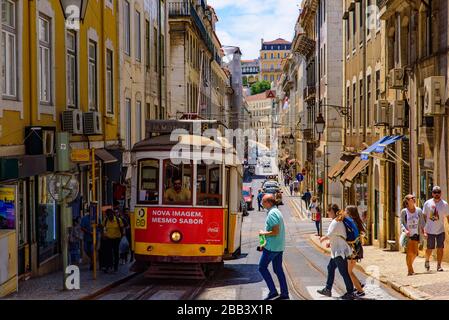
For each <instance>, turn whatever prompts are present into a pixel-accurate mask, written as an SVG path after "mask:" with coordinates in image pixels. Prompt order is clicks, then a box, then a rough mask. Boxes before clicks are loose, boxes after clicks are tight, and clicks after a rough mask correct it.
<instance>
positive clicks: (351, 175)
mask: <svg viewBox="0 0 449 320" xmlns="http://www.w3.org/2000/svg"><path fill="white" fill-rule="evenodd" d="M368 165H369V161H368V160H360V161H359V163H358V164H357V165H356V166H355V168H354V169H353V170H352V171H350V172H349V173H348V175H347V176H346V177H345V182H346V181H349V182H352V181H353V180H354V178H355V177H356V176H357V175H358V174H359V173H360V172H362V171H363V170H364V169H365V168H366V167H367V166H368Z"/></svg>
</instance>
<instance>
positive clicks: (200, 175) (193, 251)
mask: <svg viewBox="0 0 449 320" xmlns="http://www.w3.org/2000/svg"><path fill="white" fill-rule="evenodd" d="M153 122H154V123H156V125H157V126H156V127H157V128H159V129H161V128H163V129H162V130H158V131H159V133H161V131H163V132H162V133H166V134H162V135H159V136H156V137H149V138H148V139H145V140H143V141H141V142H139V143H137V144H136V145H134V147H133V150H132V153H131V157H132V164H133V166H132V182H131V193H132V194H131V209H132V210H133V212H134V214H133V218H132V221H133V222H132V247H133V250H134V251H135V257H136V264H135V268H134V270H146V272H145V275H146V276H148V277H160V278H165V277H170V278H173V277H180V278H204V277H205V275H206V274H207V272H208V271H209V270H210V269H214V268H215V267H217V266H220V265H222V263H223V260H224V259H225V258H226V257H230V256H233V255H237V254H239V253H240V247H241V227H242V213H241V212H240V201H241V190H242V176H243V172H242V165H241V164H238V163H236V162H235V158H236V157H235V156H236V152H235V149H234V148H233V147H232V146H231V145H230V144H229V143H227V141H225V139H217V140H216V141H214V140H212V139H210V138H207V137H203V136H201V135H194V134H191V133H192V130H191V126H192V124H193V123H194V122H195V121H159V122H158V121H153ZM154 123H153V124H154ZM161 125H162V127H161ZM147 126H148V124H147ZM150 127H151V126H150ZM179 127H184V128H188V129H189V130H188V132H187V134H177V135H170V134H169V132H171V131H172V129H175V128H179ZM147 128H148V127H147ZM151 130H152V131H153V133H154V130H156V129H155V126H154V125H153V126H152V129H151ZM164 131H165V132H164ZM231 158H232V159H233V160H232V161H227V160H226V159H228V160H229V159H231Z"/></svg>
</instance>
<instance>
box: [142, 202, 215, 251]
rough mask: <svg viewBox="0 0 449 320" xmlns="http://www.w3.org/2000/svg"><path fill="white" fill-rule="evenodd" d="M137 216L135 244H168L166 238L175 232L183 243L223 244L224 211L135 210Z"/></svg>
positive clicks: (187, 209) (188, 209) (209, 209)
mask: <svg viewBox="0 0 449 320" xmlns="http://www.w3.org/2000/svg"><path fill="white" fill-rule="evenodd" d="M136 217H137V219H136V221H135V224H136V225H135V232H136V233H135V236H136V241H141V242H149V243H171V240H170V237H169V235H170V234H171V233H172V232H174V231H178V232H181V234H182V236H183V240H182V243H185V244H187V243H190V244H201V243H208V244H222V243H223V209H215V208H214V209H213V208H167V207H163V208H136Z"/></svg>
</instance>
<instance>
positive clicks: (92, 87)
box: [88, 40, 98, 111]
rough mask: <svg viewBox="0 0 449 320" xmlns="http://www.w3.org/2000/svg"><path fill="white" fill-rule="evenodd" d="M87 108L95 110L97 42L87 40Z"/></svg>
mask: <svg viewBox="0 0 449 320" xmlns="http://www.w3.org/2000/svg"><path fill="white" fill-rule="evenodd" d="M88 85H89V110H94V111H95V110H97V97H98V95H97V43H96V42H95V41H92V40H89V82H88Z"/></svg>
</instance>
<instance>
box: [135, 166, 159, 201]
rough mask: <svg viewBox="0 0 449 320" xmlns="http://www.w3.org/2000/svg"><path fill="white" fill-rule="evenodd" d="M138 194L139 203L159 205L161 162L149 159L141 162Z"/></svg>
mask: <svg viewBox="0 0 449 320" xmlns="http://www.w3.org/2000/svg"><path fill="white" fill-rule="evenodd" d="M138 192H139V195H138V199H139V200H138V202H139V203H146V204H158V203H159V160H156V159H148V160H141V161H139V190H138Z"/></svg>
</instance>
